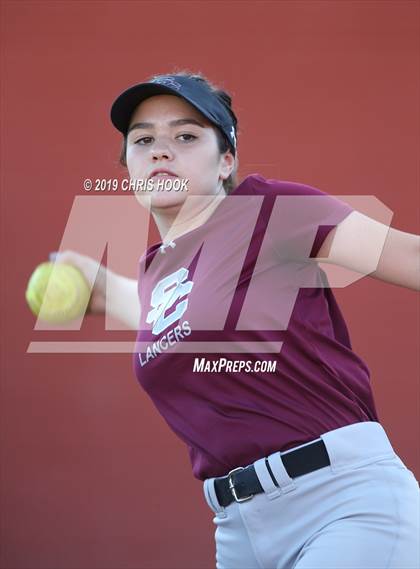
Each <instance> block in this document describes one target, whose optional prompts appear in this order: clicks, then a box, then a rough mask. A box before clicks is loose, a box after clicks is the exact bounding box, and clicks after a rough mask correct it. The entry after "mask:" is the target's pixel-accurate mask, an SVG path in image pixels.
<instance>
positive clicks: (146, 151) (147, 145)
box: [126, 95, 234, 211]
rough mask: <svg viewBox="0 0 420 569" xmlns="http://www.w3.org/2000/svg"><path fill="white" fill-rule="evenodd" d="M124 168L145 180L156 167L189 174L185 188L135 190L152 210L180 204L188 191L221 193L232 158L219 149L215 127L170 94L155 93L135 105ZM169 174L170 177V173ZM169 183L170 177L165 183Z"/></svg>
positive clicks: (155, 184) (157, 178)
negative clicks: (179, 189) (178, 189)
mask: <svg viewBox="0 0 420 569" xmlns="http://www.w3.org/2000/svg"><path fill="white" fill-rule="evenodd" d="M126 161H127V168H128V171H129V174H130V178H131V179H132V180H135V179H137V180H147V179H148V178H150V177H151V175H152V174H153V172H154V171H155V170H159V169H163V170H169V171H170V172H172V173H173V174H174V175H175V176H176V177H178V178H181V179H188V184H187V190H186V191H185V190H183V191H175V190H173V189H172V190H170V189H168V190H163V191H162V190H158V189H157V180H159V179H162V180H163V182H164V181H165V180H166V179H167V178H166V177H164V174H157V175H156V176H154V177H153V180H154V188H155V189H153V190H152V191H138V192H137V193H136V198H137V199H138V200H139V202H140V203H143V204H149V203H150V200H151V208H152V210H154V211H159V210H160V209H167V208H172V209H175V210H176V209H179V208H180V207H181V206H182V204H183V203H184V201H185V200H186V198H187V196H189V195H209V194H220V193H225V192H224V189H223V180H225V179H227V178H228V177H229V175H230V174H231V172H232V170H233V166H234V157H233V156H232V154H231V153H230V152H226V153H224V154H220V151H219V148H218V145H217V138H216V132H215V127H213V125H212V124H211V123H210V122H209V121H208V120H207V119H206V118H205V117H204V116H203V115H202V114H201V113H199V112H198V111H197V110H196V109H195V108H194V107H193V106H192V105H190V104H189V103H187V102H186V101H185V100H184V99H181V98H180V97H176V96H174V95H156V96H154V97H150V98H149V99H146V100H145V101H143V102H142V103H140V105H139V106H138V107H137V108H136V110H135V111H134V113H133V115H132V117H131V120H130V126H129V130H128V135H127V153H126ZM172 179H173V178H172ZM167 184H169V182H167Z"/></svg>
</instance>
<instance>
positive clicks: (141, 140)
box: [134, 136, 153, 144]
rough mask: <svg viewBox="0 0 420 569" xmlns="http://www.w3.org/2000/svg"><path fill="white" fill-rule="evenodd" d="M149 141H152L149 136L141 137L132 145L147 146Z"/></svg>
mask: <svg viewBox="0 0 420 569" xmlns="http://www.w3.org/2000/svg"><path fill="white" fill-rule="evenodd" d="M151 140H153V137H151V136H142V137H141V138H138V139H137V140H135V141H134V144H149V143H150V141H151Z"/></svg>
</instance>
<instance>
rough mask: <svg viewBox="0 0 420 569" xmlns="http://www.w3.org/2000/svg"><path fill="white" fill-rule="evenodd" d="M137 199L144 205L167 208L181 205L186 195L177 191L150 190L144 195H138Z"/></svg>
mask: <svg viewBox="0 0 420 569" xmlns="http://www.w3.org/2000/svg"><path fill="white" fill-rule="evenodd" d="M137 199H138V201H139V202H140V203H141V204H142V205H144V206H145V207H148V206H149V205H150V207H151V208H153V209H167V208H173V207H181V206H182V204H183V203H184V202H185V199H186V195H185V194H184V195H182V194H180V193H179V192H178V193H175V192H150V193H149V194H147V195H146V196H141V195H138V196H137Z"/></svg>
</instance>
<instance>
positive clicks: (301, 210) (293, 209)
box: [254, 177, 354, 260]
mask: <svg viewBox="0 0 420 569" xmlns="http://www.w3.org/2000/svg"><path fill="white" fill-rule="evenodd" d="M256 178H257V177H256ZM255 182H256V183H255V184H254V192H255V193H256V194H263V195H264V196H265V198H266V199H268V200H269V201H270V203H271V206H272V207H270V208H269V209H270V218H269V219H268V220H266V222H267V224H268V226H267V231H268V233H269V236H270V240H271V242H272V244H273V246H274V249H275V251H276V253H277V254H278V255H279V256H280V257H281V258H288V259H295V260H308V258H313V257H316V256H317V254H318V252H319V250H320V248H321V246H322V244H323V242H324V241H325V238H326V237H327V235H328V234H329V232H330V231H332V229H334V227H336V226H337V225H338V224H339V223H340V222H341V221H343V220H344V219H345V218H346V217H347V216H348V215H349V214H350V213H352V212H353V211H354V208H353V207H352V206H350V205H349V204H348V203H346V202H345V201H342V200H341V199H339V198H338V197H336V196H332V195H329V194H327V193H326V192H323V191H322V190H320V189H318V188H315V187H312V186H308V185H306V184H301V183H297V182H283V181H279V180H264V179H263V178H261V177H258V178H257V179H256V180H255Z"/></svg>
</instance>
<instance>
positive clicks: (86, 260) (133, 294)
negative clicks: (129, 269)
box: [55, 250, 140, 330]
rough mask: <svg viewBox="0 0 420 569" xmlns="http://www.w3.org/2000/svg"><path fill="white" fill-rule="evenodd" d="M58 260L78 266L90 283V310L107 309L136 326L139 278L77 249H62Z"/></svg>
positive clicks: (128, 324) (58, 261)
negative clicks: (129, 276)
mask: <svg viewBox="0 0 420 569" xmlns="http://www.w3.org/2000/svg"><path fill="white" fill-rule="evenodd" d="M55 262H57V263H69V264H71V265H74V266H75V267H77V268H78V269H79V270H80V271H81V272H82V273H83V275H84V276H85V278H86V280H87V282H88V283H89V285H90V287H91V290H92V292H91V297H90V302H89V309H90V311H91V312H97V313H101V312H105V310H107V312H108V314H109V315H110V316H113V317H114V318H116V319H117V320H119V321H120V322H122V323H123V324H125V325H126V326H128V327H129V328H130V329H132V330H137V329H138V325H139V321H140V301H139V298H138V293H137V281H136V279H129V278H127V277H124V276H123V275H119V274H118V273H115V272H113V271H111V270H110V269H108V268H107V267H105V266H103V265H99V270H98V261H96V260H95V259H92V258H91V257H88V256H86V255H81V254H80V253H77V252H76V251H70V250H68V251H63V252H62V253H60V254H59V255H58V256H57V258H56V260H55Z"/></svg>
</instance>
